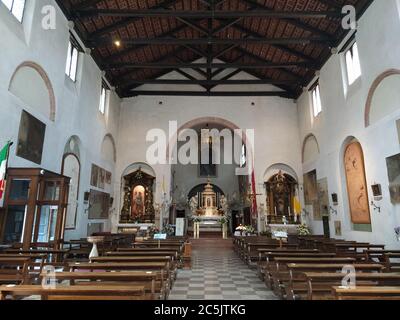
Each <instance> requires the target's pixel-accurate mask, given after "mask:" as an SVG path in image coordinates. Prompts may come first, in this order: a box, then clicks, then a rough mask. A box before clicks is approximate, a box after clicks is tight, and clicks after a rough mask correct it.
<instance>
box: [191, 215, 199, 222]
mask: <svg viewBox="0 0 400 320" xmlns="http://www.w3.org/2000/svg"><path fill="white" fill-rule="evenodd" d="M191 219H192V221H193V222H200V221H201V219H200V218H199V217H198V216H192V218H191Z"/></svg>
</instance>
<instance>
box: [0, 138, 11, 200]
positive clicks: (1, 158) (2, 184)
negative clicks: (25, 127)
mask: <svg viewBox="0 0 400 320" xmlns="http://www.w3.org/2000/svg"><path fill="white" fill-rule="evenodd" d="M9 149H10V142H8V143H7V144H6V145H5V146H4V147H3V149H1V151H0V207H2V206H3V202H4V199H3V197H4V191H5V188H6V171H7V160H8V150H9Z"/></svg>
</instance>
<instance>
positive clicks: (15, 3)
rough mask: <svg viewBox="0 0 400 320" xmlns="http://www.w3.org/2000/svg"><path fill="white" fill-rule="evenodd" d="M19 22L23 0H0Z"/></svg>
mask: <svg viewBox="0 0 400 320" xmlns="http://www.w3.org/2000/svg"><path fill="white" fill-rule="evenodd" d="M1 2H3V3H4V4H5V6H6V7H7V8H8V10H10V12H11V13H12V14H13V15H14V17H15V18H17V20H18V21H19V22H22V18H23V16H24V9H25V0H1Z"/></svg>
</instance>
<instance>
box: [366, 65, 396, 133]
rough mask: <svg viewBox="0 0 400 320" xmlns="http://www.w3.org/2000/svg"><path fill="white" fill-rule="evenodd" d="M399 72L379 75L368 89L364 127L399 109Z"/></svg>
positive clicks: (393, 71)
mask: <svg viewBox="0 0 400 320" xmlns="http://www.w3.org/2000/svg"><path fill="white" fill-rule="evenodd" d="M399 101H400V70H398V69H390V70H387V71H385V72H383V73H382V74H380V75H379V76H378V77H377V78H376V79H375V80H374V82H373V83H372V85H371V88H370V89H369V93H368V98H367V102H366V105H365V115H364V117H365V119H364V120H365V127H368V126H370V125H371V124H374V123H376V122H378V121H379V120H381V119H382V118H384V117H385V116H387V115H389V114H391V113H393V112H395V111H396V110H399V109H400V102H399Z"/></svg>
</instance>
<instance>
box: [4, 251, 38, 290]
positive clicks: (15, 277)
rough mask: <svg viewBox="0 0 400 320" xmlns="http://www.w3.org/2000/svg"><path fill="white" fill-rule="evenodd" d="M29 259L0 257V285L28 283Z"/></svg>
mask: <svg viewBox="0 0 400 320" xmlns="http://www.w3.org/2000/svg"><path fill="white" fill-rule="evenodd" d="M31 261H32V260H31V258H29V257H0V284H2V283H6V284H28V283H30V277H29V266H30V263H31Z"/></svg>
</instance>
